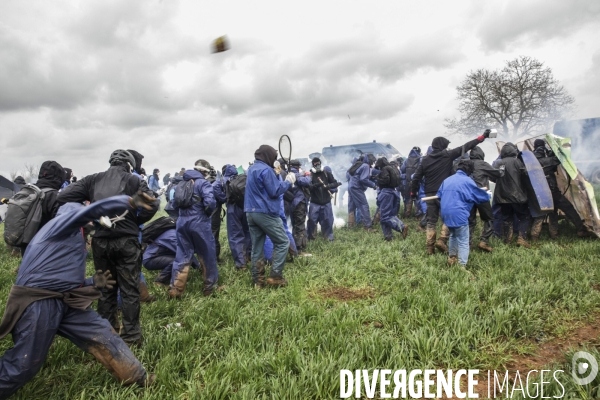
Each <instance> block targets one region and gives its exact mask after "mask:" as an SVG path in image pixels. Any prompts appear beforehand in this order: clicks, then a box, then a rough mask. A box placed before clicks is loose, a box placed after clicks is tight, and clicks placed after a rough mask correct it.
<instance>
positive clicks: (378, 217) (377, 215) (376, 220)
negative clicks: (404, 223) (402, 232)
mask: <svg viewBox="0 0 600 400" xmlns="http://www.w3.org/2000/svg"><path fill="white" fill-rule="evenodd" d="M379 221H381V212H380V211H377V212H376V213H375V215H374V216H373V224H378V223H379Z"/></svg>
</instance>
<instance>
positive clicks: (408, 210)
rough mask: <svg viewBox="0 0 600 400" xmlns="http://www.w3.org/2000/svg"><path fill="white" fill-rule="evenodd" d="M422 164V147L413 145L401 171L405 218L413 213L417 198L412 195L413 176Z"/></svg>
mask: <svg viewBox="0 0 600 400" xmlns="http://www.w3.org/2000/svg"><path fill="white" fill-rule="evenodd" d="M419 164H421V149H420V148H419V147H416V146H415V147H413V148H412V149H411V150H410V153H408V158H407V159H406V160H404V162H403V163H402V165H401V167H400V172H401V173H402V186H403V188H404V190H403V192H402V193H401V194H402V197H403V199H404V218H408V217H410V216H411V214H412V209H413V203H416V202H417V200H413V199H412V198H411V197H410V190H411V185H410V182H411V181H412V176H413V174H414V173H415V172H417V168H418V167H419Z"/></svg>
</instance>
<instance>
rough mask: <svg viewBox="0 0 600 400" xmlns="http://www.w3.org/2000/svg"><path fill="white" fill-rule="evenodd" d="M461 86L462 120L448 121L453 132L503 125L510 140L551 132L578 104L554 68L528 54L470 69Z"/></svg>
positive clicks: (499, 129) (502, 131) (458, 91)
mask: <svg viewBox="0 0 600 400" xmlns="http://www.w3.org/2000/svg"><path fill="white" fill-rule="evenodd" d="M456 90H457V94H458V100H460V105H459V106H458V111H459V112H460V118H459V119H446V123H445V127H446V128H447V129H448V130H449V131H450V133H464V134H472V133H474V132H481V131H482V130H484V129H485V128H497V129H498V133H499V134H500V135H501V136H503V137H504V138H505V139H507V140H514V139H517V138H520V137H523V136H529V135H532V134H536V133H546V132H549V131H550V130H551V128H552V125H553V124H554V122H555V121H556V120H558V119H562V118H564V117H566V116H568V115H569V114H570V113H571V112H572V110H573V105H574V103H575V100H574V99H573V97H571V96H570V95H569V94H568V93H567V91H566V90H565V88H564V87H563V86H561V85H560V84H559V82H558V81H557V80H556V79H554V77H553V75H552V70H551V69H550V68H544V64H543V63H542V62H540V61H538V60H536V59H534V58H531V57H525V56H521V57H519V58H516V59H514V60H512V61H508V62H507V63H506V65H505V66H504V68H502V69H501V70H496V71H488V70H485V69H479V70H477V71H474V72H470V73H469V74H468V75H467V77H466V78H465V79H464V80H463V81H462V83H461V84H460V86H458V87H457V88H456Z"/></svg>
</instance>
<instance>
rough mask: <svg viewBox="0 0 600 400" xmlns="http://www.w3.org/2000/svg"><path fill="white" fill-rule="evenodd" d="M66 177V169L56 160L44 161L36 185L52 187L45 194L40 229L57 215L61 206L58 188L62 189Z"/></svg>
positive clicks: (41, 187)
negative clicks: (58, 198) (58, 199)
mask: <svg viewBox="0 0 600 400" xmlns="http://www.w3.org/2000/svg"><path fill="white" fill-rule="evenodd" d="M64 178H65V170H64V169H63V167H62V166H61V165H60V164H59V163H57V162H56V161H44V163H43V164H42V166H41V167H40V173H39V175H38V180H37V182H36V183H35V186H37V187H39V188H40V189H51V190H48V191H47V192H46V193H45V194H44V203H43V204H42V221H41V223H40V229H41V228H42V227H43V226H44V225H46V223H47V222H48V221H50V220H51V219H52V218H54V217H55V216H56V212H57V211H58V207H60V204H59V203H58V201H57V196H58V189H60V187H61V186H62V184H63V182H64V181H65V179H64Z"/></svg>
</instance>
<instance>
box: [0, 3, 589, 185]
mask: <svg viewBox="0 0 600 400" xmlns="http://www.w3.org/2000/svg"><path fill="white" fill-rule="evenodd" d="M599 28H600V1H598V0H569V1H565V0H518V1H512V0H495V1H480V0H464V1H463V0H454V1H431V0H421V1H405V0H402V1H400V0H394V1H327V0H321V1H312V0H303V1H297V2H290V1H280V0H279V1H261V0H255V1H242V0H239V1H237V0H236V1H226V0H225V1H197V0H189V1H187V0H182V1H172V0H144V1H130V0H128V1H122V0H113V1H110V0H86V1H63V0H53V1H48V0H38V1H34V0H27V1H22V0H5V1H3V2H2V12H1V13H0V137H1V138H2V146H1V147H0V173H1V174H4V175H7V176H8V174H9V172H10V171H11V170H18V169H21V168H22V166H23V164H24V163H33V164H37V165H39V164H41V163H42V162H43V161H45V160H55V161H58V162H59V163H61V164H62V165H63V167H70V168H72V169H73V170H74V173H75V175H77V176H79V177H82V176H84V175H87V174H90V173H94V172H99V171H102V170H105V169H106V168H107V167H108V157H109V155H110V153H111V152H112V151H113V150H115V149H118V148H125V149H127V148H133V149H135V150H137V151H139V152H140V153H142V154H144V155H145V159H144V167H145V169H146V170H147V171H148V172H151V171H152V169H153V168H160V169H161V172H162V175H164V174H165V173H167V172H171V174H173V173H174V172H175V171H176V170H179V168H181V167H190V166H193V164H194V161H195V160H196V159H198V158H205V159H207V160H208V161H209V162H211V163H212V164H213V165H215V166H216V167H217V168H220V167H221V166H222V165H223V164H224V163H235V164H237V165H240V164H243V165H245V166H247V165H248V161H251V160H252V159H253V154H254V150H256V148H257V147H258V146H259V145H261V144H263V143H267V144H271V145H272V146H274V147H277V141H278V138H279V136H280V135H281V134H284V133H285V134H288V135H290V137H291V138H292V142H293V146H294V154H293V155H294V156H296V157H307V155H308V153H310V152H313V151H320V149H321V148H323V147H324V146H328V145H330V144H333V145H340V144H350V143H356V142H364V141H372V140H374V139H376V140H377V141H381V142H391V143H392V144H393V145H394V146H395V147H397V148H398V149H399V150H400V151H401V152H402V153H403V154H407V153H408V150H409V149H410V148H411V147H412V146H414V145H420V146H421V147H426V146H427V145H428V144H429V143H430V142H431V139H432V138H433V137H435V136H439V135H443V134H444V131H445V129H444V126H443V123H444V119H445V118H452V117H456V116H458V113H457V111H456V108H457V101H456V99H455V97H456V90H455V88H456V86H457V85H458V83H459V82H460V81H461V80H462V79H463V78H464V76H465V75H466V74H467V73H468V72H469V71H471V70H474V69H478V68H489V69H496V68H499V67H501V66H502V65H503V63H504V62H505V61H506V60H510V59H513V58H515V57H517V56H520V55H526V56H532V57H534V58H537V59H538V60H540V61H542V62H544V63H545V65H546V66H548V67H550V68H552V70H553V72H554V75H555V77H556V78H557V79H558V80H559V81H560V82H561V83H562V84H563V85H564V86H565V87H566V89H567V90H568V92H569V93H570V94H571V95H573V96H574V98H575V100H576V105H577V108H576V111H575V114H574V115H573V118H589V117H600V41H599V40H598V37H599V32H600V29H599ZM221 35H227V37H228V38H229V40H230V42H231V49H230V50H229V51H227V52H224V53H220V54H211V53H210V44H211V41H212V40H214V39H215V38H216V37H218V36H221ZM455 139H456V140H454V139H453V138H451V140H452V142H453V144H456V145H460V144H461V143H460V141H462V140H463V139H460V140H459V139H458V138H455ZM451 146H452V144H451Z"/></svg>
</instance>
